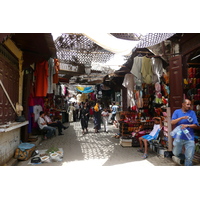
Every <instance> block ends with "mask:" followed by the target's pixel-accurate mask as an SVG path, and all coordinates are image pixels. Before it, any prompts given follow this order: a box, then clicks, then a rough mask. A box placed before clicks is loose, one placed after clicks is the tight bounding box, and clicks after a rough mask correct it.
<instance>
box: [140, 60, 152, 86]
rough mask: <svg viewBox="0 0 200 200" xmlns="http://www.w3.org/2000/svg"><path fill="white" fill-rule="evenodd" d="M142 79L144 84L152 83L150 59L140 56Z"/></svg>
mask: <svg viewBox="0 0 200 200" xmlns="http://www.w3.org/2000/svg"><path fill="white" fill-rule="evenodd" d="M141 73H142V80H143V82H144V83H146V84H150V83H152V66H151V59H150V58H147V57H146V56H144V57H143V58H142V69H141Z"/></svg>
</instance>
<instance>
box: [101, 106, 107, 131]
mask: <svg viewBox="0 0 200 200" xmlns="http://www.w3.org/2000/svg"><path fill="white" fill-rule="evenodd" d="M101 116H102V122H103V125H104V131H105V132H106V133H108V118H109V112H108V109H107V108H104V110H103V111H102V113H101Z"/></svg>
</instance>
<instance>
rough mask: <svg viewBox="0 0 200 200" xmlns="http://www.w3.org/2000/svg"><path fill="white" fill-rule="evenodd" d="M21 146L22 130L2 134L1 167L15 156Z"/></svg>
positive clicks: (0, 144) (0, 148)
mask: <svg viewBox="0 0 200 200" xmlns="http://www.w3.org/2000/svg"><path fill="white" fill-rule="evenodd" d="M19 144H20V128H17V129H14V130H11V131H8V132H0V166H3V165H5V164H6V163H7V162H8V161H9V160H10V159H11V158H12V157H13V156H14V152H15V149H16V148H17V147H18V145H19Z"/></svg>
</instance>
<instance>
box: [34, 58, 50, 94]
mask: <svg viewBox="0 0 200 200" xmlns="http://www.w3.org/2000/svg"><path fill="white" fill-rule="evenodd" d="M34 75H35V77H36V81H35V96H36V97H45V96H46V95H47V89H48V61H46V60H45V61H43V62H40V63H37V64H36V69H35V72H34Z"/></svg>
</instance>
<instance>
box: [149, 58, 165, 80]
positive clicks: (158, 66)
mask: <svg viewBox="0 0 200 200" xmlns="http://www.w3.org/2000/svg"><path fill="white" fill-rule="evenodd" d="M151 65H152V83H153V84H154V83H156V82H160V77H161V76H162V75H163V63H162V60H161V59H160V58H151Z"/></svg>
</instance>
